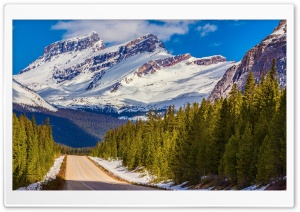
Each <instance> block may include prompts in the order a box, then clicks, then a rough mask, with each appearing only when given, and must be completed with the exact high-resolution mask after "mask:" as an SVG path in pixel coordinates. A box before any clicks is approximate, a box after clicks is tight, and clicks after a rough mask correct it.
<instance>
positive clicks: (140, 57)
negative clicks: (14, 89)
mask: <svg viewBox="0 0 300 212" xmlns="http://www.w3.org/2000/svg"><path fill="white" fill-rule="evenodd" d="M89 36H90V37H89ZM89 36H87V37H84V36H81V37H77V38H70V39H67V40H64V41H57V42H55V43H53V44H50V45H49V46H47V47H45V50H44V54H43V55H42V56H41V57H39V58H38V59H37V60H36V61H34V62H33V63H31V64H30V65H29V66H28V67H26V68H25V69H24V70H23V71H21V72H20V74H18V75H14V76H13V78H14V80H16V81H18V82H19V83H21V84H24V85H25V86H27V87H29V88H30V89H32V90H34V91H35V92H37V93H38V94H39V95H40V96H42V97H43V98H44V99H45V100H47V101H48V102H50V103H51V104H52V105H55V107H58V108H71V109H77V108H89V109H99V110H102V109H105V108H112V109H113V110H115V111H117V112H118V113H122V112H138V111H145V112H146V111H148V110H149V109H154V108H157V109H165V108H166V107H168V106H169V105H172V104H173V105H175V106H177V107H179V106H183V105H184V104H186V103H187V102H190V101H201V98H206V97H207V96H208V95H209V93H210V91H211V90H212V88H213V86H214V84H215V83H216V82H217V81H218V80H219V79H220V78H221V77H222V76H223V74H224V72H225V71H226V70H227V69H228V68H229V67H231V66H232V65H233V62H231V61H226V58H225V57H223V56H221V55H214V56H211V57H204V58H195V57H192V56H191V55H190V54H189V53H187V54H182V55H171V54H170V53H169V52H168V51H167V50H166V49H165V48H164V45H163V43H162V42H160V41H159V40H158V38H157V37H156V36H155V35H153V34H146V35H143V36H140V37H138V38H136V39H134V40H131V41H128V42H124V43H122V44H119V45H115V46H111V47H105V45H104V43H103V41H102V40H101V39H100V38H99V36H98V35H97V34H96V33H91V34H90V35H89ZM95 43H96V44H99V43H103V45H100V47H99V48H94V45H95ZM187 88H188V89H187ZM167 91H171V92H167ZM172 91H173V92H172ZM167 94H168V95H167Z"/></svg>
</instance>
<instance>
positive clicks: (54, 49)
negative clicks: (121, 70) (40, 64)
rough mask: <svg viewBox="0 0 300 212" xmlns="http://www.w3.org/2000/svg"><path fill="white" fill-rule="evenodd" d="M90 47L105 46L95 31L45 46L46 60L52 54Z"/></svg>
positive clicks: (101, 47)
mask: <svg viewBox="0 0 300 212" xmlns="http://www.w3.org/2000/svg"><path fill="white" fill-rule="evenodd" d="M90 47H95V48H96V49H97V50H101V49H104V48H105V45H104V42H103V41H102V40H100V38H99V35H98V34H97V33H96V32H95V31H93V32H91V33H89V34H87V35H83V36H77V37H73V38H69V39H66V40H61V41H57V42H55V43H52V44H50V45H49V46H46V47H45V48H44V56H45V57H46V60H48V59H50V58H51V57H52V56H55V55H58V54H62V53H65V52H73V51H81V50H84V49H87V48H90Z"/></svg>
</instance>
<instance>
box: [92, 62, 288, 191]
mask: <svg viewBox="0 0 300 212" xmlns="http://www.w3.org/2000/svg"><path fill="white" fill-rule="evenodd" d="M275 64H276V62H275V60H273V63H272V67H271V69H270V70H269V71H268V73H267V74H263V76H262V77H261V79H260V80H259V81H258V82H256V81H255V79H254V76H253V73H252V72H250V73H249V76H248V79H247V82H246V85H245V89H244V91H243V92H241V91H240V90H238V88H237V85H236V84H234V85H233V87H232V90H231V92H230V93H229V96H228V97H227V98H225V99H222V98H221V99H218V100H215V101H214V102H210V101H207V100H205V99H203V100H202V102H201V104H199V103H193V104H187V105H186V106H185V107H182V108H179V110H178V111H175V109H174V106H170V107H169V108H168V110H167V111H166V112H165V114H164V115H163V116H162V115H159V114H158V112H157V111H151V110H150V111H149V112H148V121H137V122H135V123H134V122H131V121H128V122H127V124H125V125H122V126H120V127H117V128H115V129H111V130H109V131H108V132H107V133H106V135H105V138H104V140H103V141H100V142H98V144H97V146H96V147H95V148H93V149H92V150H91V155H92V156H97V157H101V158H105V159H109V158H113V159H121V160H122V161H123V165H124V166H127V167H128V168H129V169H135V168H136V167H144V168H145V169H146V170H148V171H149V172H150V173H151V174H153V175H155V176H157V178H156V180H157V181H160V180H165V179H173V180H174V181H175V182H176V183H183V182H186V181H188V182H189V184H190V185H195V184H198V183H200V181H201V178H202V176H209V175H214V176H219V177H223V179H224V180H226V181H229V182H230V185H231V186H235V187H236V188H237V189H241V188H244V187H246V186H248V185H251V184H253V183H259V184H266V183H268V182H270V181H272V180H275V179H278V178H281V177H283V176H286V88H284V89H282V90H281V89H280V86H279V83H278V79H277V74H276V68H275Z"/></svg>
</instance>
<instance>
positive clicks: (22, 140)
mask: <svg viewBox="0 0 300 212" xmlns="http://www.w3.org/2000/svg"><path fill="white" fill-rule="evenodd" d="M12 136H13V148H12V149H13V173H12V174H13V189H18V188H20V187H23V186H28V185H29V184H32V183H35V182H38V181H41V180H42V179H43V177H44V176H45V174H46V173H47V172H48V171H49V169H50V168H51V167H52V165H53V163H54V159H55V158H57V157H58V156H59V155H60V153H61V147H60V146H58V145H57V144H56V143H54V140H53V137H52V128H51V125H50V120H49V118H47V119H46V121H45V123H42V124H41V125H37V124H36V121H35V118H34V116H32V119H31V120H29V119H28V118H27V117H26V115H20V116H19V117H17V115H16V114H15V113H13V135H12Z"/></svg>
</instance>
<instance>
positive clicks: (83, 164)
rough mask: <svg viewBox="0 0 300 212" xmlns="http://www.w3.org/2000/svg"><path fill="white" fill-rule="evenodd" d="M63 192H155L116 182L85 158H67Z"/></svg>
mask: <svg viewBox="0 0 300 212" xmlns="http://www.w3.org/2000/svg"><path fill="white" fill-rule="evenodd" d="M65 178H66V183H65V186H64V190H155V189H154V188H150V187H145V186H137V185H131V184H128V183H126V182H121V181H118V180H116V179H114V178H112V177H110V176H109V175H108V174H106V173H105V172H104V171H102V170H101V169H99V168H98V167H97V166H96V165H95V164H94V163H93V162H91V161H90V160H89V159H88V158H87V157H85V156H74V155H68V156H67V166H66V175H65Z"/></svg>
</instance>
